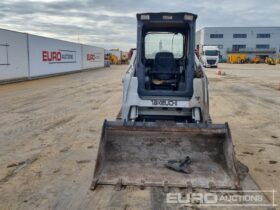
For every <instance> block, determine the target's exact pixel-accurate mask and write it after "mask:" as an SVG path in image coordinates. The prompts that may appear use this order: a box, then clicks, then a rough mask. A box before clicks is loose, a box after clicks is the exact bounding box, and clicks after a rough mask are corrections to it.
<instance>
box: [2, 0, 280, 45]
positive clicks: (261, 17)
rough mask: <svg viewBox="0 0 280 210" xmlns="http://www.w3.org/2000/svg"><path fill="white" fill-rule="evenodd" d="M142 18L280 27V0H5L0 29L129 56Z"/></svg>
mask: <svg viewBox="0 0 280 210" xmlns="http://www.w3.org/2000/svg"><path fill="white" fill-rule="evenodd" d="M140 12H191V13H195V14H198V20H197V29H200V28H202V27H207V26H208V27H209V26H279V24H280V22H279V20H280V0H266V1H264V0H167V1H164V0H37V1H33V0H32V1H30V0H1V2H0V20H1V21H0V28H5V29H10V30H16V31H22V32H28V33H31V34H36V35H42V36H47V37H52V38H58V39H64V40H68V41H72V42H80V43H85V44H91V45H95V46H101V47H105V48H107V49H110V48H121V49H123V50H128V49H130V48H131V47H134V46H135V40H136V18H135V14H136V13H140Z"/></svg>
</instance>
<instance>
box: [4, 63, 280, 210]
mask: <svg viewBox="0 0 280 210" xmlns="http://www.w3.org/2000/svg"><path fill="white" fill-rule="evenodd" d="M219 69H220V70H222V71H225V72H226V75H225V76H218V75H216V71H217V69H207V70H206V72H207V75H208V77H209V81H210V86H209V91H210V109H211V110H210V111H211V115H212V119H213V122H214V123H224V122H226V121H227V122H229V125H230V128H231V131H232V137H233V141H234V143H235V146H236V147H235V148H236V153H237V156H238V158H239V159H240V160H241V161H242V162H243V163H245V164H246V165H247V166H248V167H249V169H250V174H251V176H252V177H253V178H254V179H255V181H256V182H257V183H258V185H259V186H260V187H261V189H262V190H272V189H274V190H277V191H278V194H276V203H278V204H279V203H280V194H279V192H280V181H279V176H280V167H279V166H280V155H279V154H280V91H279V90H277V88H278V86H279V83H280V65H277V66H268V65H265V64H258V65H254V64H243V65H229V64H221V65H220V67H219ZM125 71H126V66H113V67H111V68H110V69H99V70H93V71H87V72H82V73H76V74H69V75H64V76H59V77H52V78H46V79H40V80H33V81H28V82H21V83H15V84H8V85H1V86H0V98H1V103H0V113H1V121H0V195H1V196H0V210H7V209H25V210H30V209H85V208H82V207H81V206H85V202H87V203H88V206H90V205H91V209H96V208H95V205H96V206H97V205H98V203H100V202H102V201H104V200H110V199H111V202H114V199H115V198H114V197H110V196H108V195H107V194H106V193H103V194H101V195H99V197H98V198H96V197H95V198H91V197H90V196H91V192H90V191H89V186H90V183H91V180H92V174H93V168H94V163H95V158H96V151H97V145H98V142H99V137H100V132H101V127H102V123H103V120H104V119H109V120H113V119H114V118H115V117H116V115H117V114H118V111H119V109H120V106H121V91H122V86H121V78H122V76H123V74H124V73H125ZM127 196H129V193H128V195H127ZM141 196H144V195H143V193H142V194H139V198H138V199H140V200H141V198H142V197H141ZM268 196H269V197H270V199H272V197H271V196H270V194H268ZM83 198H87V199H86V200H85V199H83ZM90 200H91V202H90ZM118 205H123V204H116V206H118ZM120 207H121V206H120ZM114 209H115V208H114ZM116 209H118V208H116ZM120 209H128V208H127V207H126V206H122V207H121V208H120Z"/></svg>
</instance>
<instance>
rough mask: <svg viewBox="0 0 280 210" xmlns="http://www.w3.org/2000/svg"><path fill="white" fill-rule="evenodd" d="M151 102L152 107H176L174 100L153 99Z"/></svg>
mask: <svg viewBox="0 0 280 210" xmlns="http://www.w3.org/2000/svg"><path fill="white" fill-rule="evenodd" d="M151 102H152V104H153V105H154V106H177V101H176V100H164V99H153V100H151Z"/></svg>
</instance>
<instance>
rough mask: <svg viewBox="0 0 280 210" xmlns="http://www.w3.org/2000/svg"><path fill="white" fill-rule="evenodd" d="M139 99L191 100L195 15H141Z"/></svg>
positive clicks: (139, 32)
mask: <svg viewBox="0 0 280 210" xmlns="http://www.w3.org/2000/svg"><path fill="white" fill-rule="evenodd" d="M137 19H138V44H137V49H140V50H138V51H137V52H138V53H137V56H138V57H137V67H136V73H137V77H138V93H139V95H140V96H142V97H143V96H184V97H191V96H192V91H193V90H192V80H193V75H194V74H193V70H194V69H193V65H194V53H193V52H194V48H195V46H194V37H195V20H196V15H193V14H190V13H145V14H138V15H137Z"/></svg>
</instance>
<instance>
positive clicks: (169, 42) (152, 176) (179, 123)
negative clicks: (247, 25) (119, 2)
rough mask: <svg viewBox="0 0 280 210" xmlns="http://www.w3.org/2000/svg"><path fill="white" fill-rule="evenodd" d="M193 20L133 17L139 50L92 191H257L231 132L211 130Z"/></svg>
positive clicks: (105, 134) (105, 136) (223, 127)
mask: <svg viewBox="0 0 280 210" xmlns="http://www.w3.org/2000/svg"><path fill="white" fill-rule="evenodd" d="M196 18H197V16H196V15H194V14H190V13H144V14H137V21H138V27H137V50H135V51H134V53H133V56H132V58H131V61H130V65H129V67H128V70H127V72H126V74H125V76H124V78H123V99H122V108H121V112H120V113H119V115H118V117H117V119H116V121H111V122H110V121H106V120H105V122H104V125H103V131H102V135H101V141H100V144H99V150H98V156H97V160H96V165H95V170H94V176H93V181H92V185H91V189H92V190H95V189H96V187H97V186H98V185H113V186H115V189H117V190H120V189H123V188H125V186H131V187H133V186H134V187H135V186H136V187H137V186H139V188H140V189H144V188H145V187H148V188H149V189H159V188H161V187H162V188H163V189H164V190H163V192H168V191H169V190H170V189H174V188H176V189H178V188H180V189H182V188H186V189H191V190H192V189H197V190H198V189H199V190H204V191H206V192H207V191H209V190H213V189H216V190H234V192H233V193H235V194H239V192H240V191H238V190H240V189H247V190H248V189H249V190H252V189H253V190H259V188H258V187H257V186H256V184H255V183H254V182H253V181H252V179H251V178H250V176H247V173H248V168H247V167H246V166H245V165H243V164H242V163H241V162H239V161H238V160H237V159H236V156H235V151H234V146H233V143H232V139H231V134H230V129H229V126H228V124H227V123H225V124H212V122H211V117H210V114H209V97H208V80H207V77H206V75H205V74H204V71H203V69H202V67H201V65H200V63H199V60H198V58H197V57H196V55H195V23H196ZM244 180H245V181H244ZM101 190H102V189H101ZM250 192H251V191H250ZM226 193H228V191H226ZM242 193H244V191H242ZM129 194H130V196H133V193H132V192H130V193H129ZM159 194H160V193H158V195H156V196H155V197H158V196H159V197H162V196H160V195H159ZM125 195H126V194H125V193H121V192H120V194H118V196H117V198H121V197H122V199H121V200H124V198H125ZM135 195H138V194H137V193H136V194H135ZM151 195H153V193H152V194H151ZM152 197H154V196H152ZM113 198H116V197H115V196H113V197H112V199H113ZM152 200H153V202H152V203H153V204H155V206H157V205H158V204H161V203H165V204H166V205H167V206H168V203H166V202H165V201H162V202H154V199H152ZM136 201H137V199H136V200H135V202H136ZM140 201H142V200H141V199H140ZM140 201H139V202H138V204H139V206H142V205H143V203H141V202H140ZM113 203H114V204H112V205H113V206H114V205H116V204H120V205H121V204H122V202H121V201H118V202H113ZM136 203H137V202H136ZM138 204H137V205H138ZM137 205H136V204H135V206H137ZM238 205H240V203H238ZM109 206H111V205H109ZM268 206H269V204H268ZM248 208H250V206H249V207H248ZM140 209H141V208H140ZM145 209H146V208H145ZM152 209H165V208H163V207H162V206H161V207H160V208H159V207H152ZM171 209H174V206H173V207H172V208H171ZM226 209H231V208H230V207H229V208H226ZM239 209H243V208H241V207H240V208H239ZM256 209H258V208H256Z"/></svg>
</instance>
